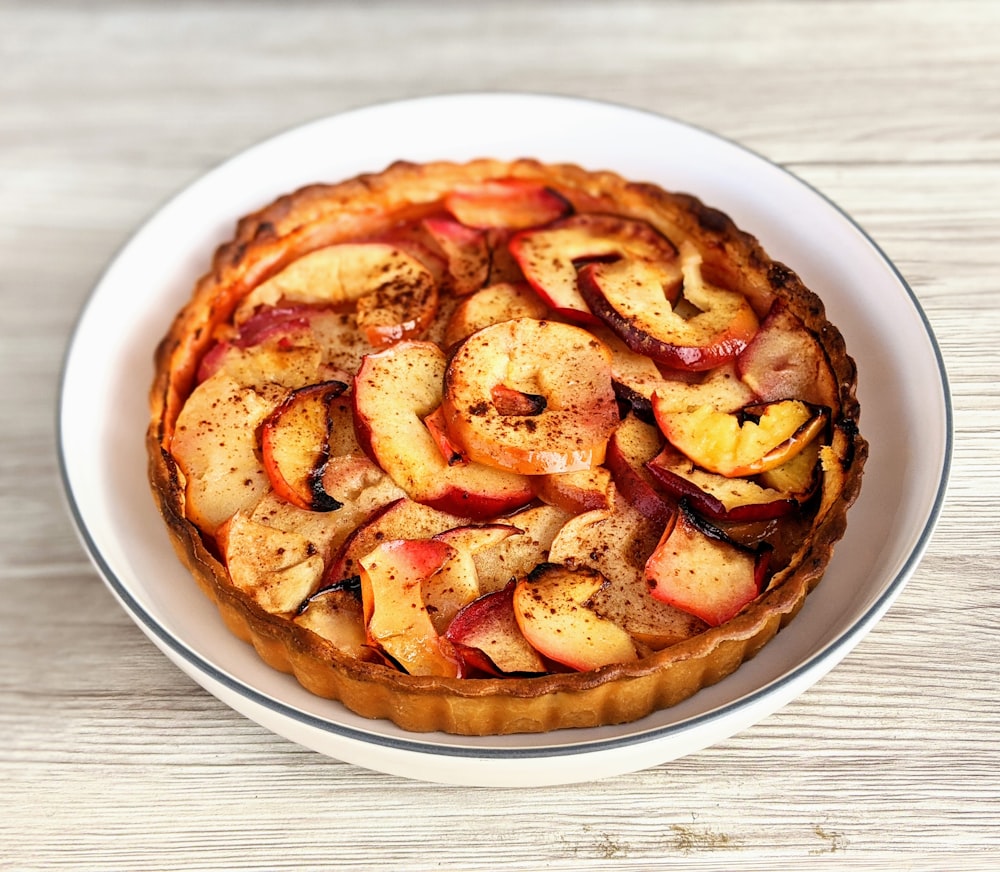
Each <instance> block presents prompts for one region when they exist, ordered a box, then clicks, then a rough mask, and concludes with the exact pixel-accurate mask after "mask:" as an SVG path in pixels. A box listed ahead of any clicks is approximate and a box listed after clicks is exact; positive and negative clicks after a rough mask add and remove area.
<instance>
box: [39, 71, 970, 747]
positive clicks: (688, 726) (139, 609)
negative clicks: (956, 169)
mask: <svg viewBox="0 0 1000 872" xmlns="http://www.w3.org/2000/svg"><path fill="white" fill-rule="evenodd" d="M498 98H499V99H508V100H509V99H515V100H524V99H527V100H535V101H546V102H552V103H581V104H589V105H593V106H596V107H599V108H604V109H609V110H624V111H627V112H630V113H639V114H642V115H645V116H647V117H649V118H651V119H653V120H657V121H665V122H668V123H670V124H673V125H677V126H678V127H681V128H685V129H687V130H689V131H694V132H696V133H698V134H700V135H702V136H705V137H709V138H711V139H713V140H716V141H718V142H719V143H721V144H723V145H725V146H727V147H730V148H735V149H738V150H740V151H742V152H745V153H746V154H748V155H750V156H751V157H753V158H755V159H756V160H758V161H760V162H762V163H763V164H767V165H768V166H770V167H771V168H774V169H777V170H778V171H780V172H781V173H783V174H785V175H787V176H788V177H790V178H791V179H792V180H793V181H794V182H796V183H797V184H799V185H801V186H803V187H804V188H806V189H808V191H809V192H811V193H812V194H813V195H814V196H816V197H818V198H819V199H821V200H822V201H824V202H825V203H826V204H827V205H828V206H829V207H831V208H832V209H834V210H835V211H836V212H837V213H838V214H839V215H840V217H841V218H842V219H843V220H844V221H845V222H846V223H847V224H849V225H850V226H851V227H852V228H853V229H854V230H855V231H856V232H857V233H858V234H859V235H860V236H861V237H862V239H863V240H864V242H865V243H866V244H867V245H868V246H870V247H871V249H872V251H873V252H874V253H875V254H876V255H877V257H878V259H879V261H881V263H882V264H883V265H884V266H886V267H888V269H889V270H890V272H891V273H892V275H893V277H894V279H895V281H896V282H897V283H898V285H899V287H900V288H901V289H903V290H904V291H905V294H906V296H907V298H908V302H909V304H910V306H911V307H912V309H913V311H914V312H915V314H917V316H918V318H919V320H920V322H921V326H922V328H923V333H924V338H925V339H926V340H927V341H928V343H929V345H930V347H931V349H932V350H933V353H934V363H935V367H936V371H937V376H938V382H937V385H936V387H938V388H939V389H940V391H941V399H942V405H943V409H944V422H943V423H944V430H943V436H944V444H943V451H942V456H941V471H940V475H939V478H938V481H937V482H936V486H935V493H934V499H933V501H932V503H931V505H930V506H929V509H928V513H927V517H926V520H925V522H924V525H923V527H922V529H921V530H920V533H919V535H918V536H917V537H916V541H915V542H914V545H913V547H912V548H911V550H910V552H909V554H908V555H907V556H906V559H905V560H904V561H903V562H902V565H901V566H900V567H899V569H898V571H897V572H896V574H895V576H894V577H893V578H892V579H891V580H890V581H889V582H888V583H887V584H886V585H885V588H884V590H883V591H882V593H881V594H880V595H879V596H878V597H877V598H876V599H875V600H874V601H873V602H872V603H871V604H870V605H869V606H868V608H867V609H865V611H864V612H863V613H862V614H861V615H860V616H858V617H857V619H855V620H854V621H853V622H852V623H851V624H850V625H849V626H847V627H846V628H844V629H843V630H842V631H841V632H840V633H838V634H837V635H836V636H835V637H834V638H832V639H831V640H830V641H829V642H827V644H826V645H824V646H823V647H822V648H820V649H819V650H817V651H816V652H814V653H813V654H812V655H811V656H810V657H808V658H807V659H806V660H804V661H802V662H801V663H798V664H797V665H795V666H794V667H793V668H791V669H789V670H787V671H785V672H783V673H782V674H781V675H779V676H778V677H776V678H774V679H772V680H771V681H768V682H767V683H765V684H763V685H761V686H760V687H758V688H755V689H754V690H752V691H750V692H748V693H746V694H744V695H742V696H740V697H738V698H736V699H733V700H730V701H728V702H725V703H722V704H720V705H719V706H717V707H715V708H712V709H709V710H707V711H705V712H701V713H698V714H695V715H692V716H690V717H688V718H685V719H683V720H681V721H677V722H673V723H670V724H665V725H661V726H658V727H651V728H649V729H646V730H642V731H636V732H634V733H630V734H626V735H616V736H611V737H608V738H603V739H601V738H593V739H585V740H580V741H573V740H572V739H568V740H567V741H565V742H560V743H559V744H554V745H550V746H537V747H535V746H520V747H500V746H497V747H477V746H475V745H464V746H463V745H459V744H446V743H443V742H442V741H434V740H421V738H419V737H421V736H434V737H439V736H440V737H443V739H444V740H445V741H447V740H449V739H452V740H456V741H460V740H461V739H468V738H471V737H452V736H450V735H449V734H443V733H430V734H421V733H414V734H412V736H413V737H415V738H411V737H410V736H392V735H384V734H380V733H377V732H367V731H365V730H363V729H359V728H356V727H353V726H351V725H348V724H343V723H336V722H333V721H330V720H327V719H325V718H323V717H320V716H318V715H314V714H312V713H310V712H306V711H303V710H301V709H299V708H297V707H295V706H294V705H291V704H289V703H287V702H283V701H281V700H279V699H275V698H274V697H272V696H270V695H268V694H267V693H264V692H263V691H260V690H257V689H256V688H254V687H253V686H252V685H249V684H247V683H246V682H244V681H242V680H240V679H238V678H236V677H235V676H231V675H229V674H228V673H227V672H225V671H224V670H222V669H220V668H219V667H217V666H215V665H214V664H213V663H211V662H210V661H208V660H207V659H206V658H205V657H204V656H202V655H201V654H200V653H199V652H197V651H195V650H194V649H192V648H190V647H189V646H188V645H187V644H185V643H183V642H182V641H180V640H179V639H177V638H176V637H174V636H173V635H172V634H171V633H170V632H169V631H168V630H166V629H165V628H164V627H163V626H162V625H161V624H160V623H159V621H157V620H156V618H155V617H154V616H153V615H151V614H150V613H149V612H148V611H147V610H146V609H145V607H144V606H143V605H142V604H141V603H140V602H138V600H137V599H136V598H135V596H134V595H133V594H132V592H131V591H130V589H129V586H128V585H127V584H126V583H125V582H123V581H122V579H121V578H119V577H118V575H117V573H116V572H115V571H114V570H113V569H112V567H111V566H110V565H109V563H108V562H107V560H106V559H105V556H104V555H103V554H102V553H101V550H100V548H99V546H98V545H97V543H96V541H95V539H94V536H93V534H92V531H91V528H90V526H89V525H88V523H87V520H86V518H84V516H83V512H82V511H81V508H80V505H79V503H78V501H77V497H76V495H75V494H74V491H73V487H72V483H71V471H70V468H69V461H68V458H67V452H66V450H65V443H66V431H65V422H66V416H67V414H68V410H67V408H66V391H67V381H68V378H69V375H70V373H69V366H70V363H71V362H72V358H73V356H74V350H75V348H76V346H77V343H78V341H79V340H80V335H81V333H82V330H83V327H84V322H85V321H86V317H87V314H88V311H89V309H90V307H91V306H92V305H93V304H94V302H95V298H96V297H97V295H98V292H99V291H100V289H101V288H102V286H103V285H104V283H105V281H106V279H107V277H108V275H109V273H110V272H111V271H112V269H113V268H114V267H115V265H116V264H117V263H118V261H119V260H120V259H121V258H122V257H123V256H124V254H125V252H126V251H127V250H128V249H129V248H130V247H131V246H132V245H133V244H134V242H135V241H136V239H137V237H139V236H140V234H142V233H143V232H144V231H145V229H146V228H147V227H148V226H149V225H150V224H151V223H152V222H153V221H154V220H155V219H156V218H157V216H159V215H160V214H161V213H162V212H164V211H165V210H167V209H168V208H169V207H170V206H171V204H173V203H174V202H175V201H176V200H178V199H179V198H180V197H182V196H183V195H184V194H185V193H186V192H187V191H189V190H190V189H191V188H193V187H194V186H196V185H198V184H199V183H200V182H202V181H203V180H204V179H205V178H206V177H207V176H210V175H212V174H214V173H216V172H219V171H221V170H222V169H223V168H224V167H226V166H228V165H231V164H233V163H234V162H236V161H238V160H240V159H241V158H243V157H244V156H246V155H247V154H248V153H249V152H252V151H254V150H256V149H258V148H260V147H263V146H266V145H270V144H272V143H275V142H277V141H278V140H280V139H281V138H283V137H285V136H289V135H293V134H300V133H302V132H304V131H305V130H306V129H307V128H310V127H312V126H319V125H321V124H323V123H325V122H329V121H331V120H332V119H340V118H345V117H346V116H350V115H352V114H355V113H359V112H367V111H371V110H383V111H385V110H391V109H393V108H394V107H402V106H407V105H412V104H415V103H419V102H427V101H434V102H438V101H449V100H454V99H463V100H468V99H474V100H496V99H498ZM56 450H57V456H58V471H59V476H60V480H61V484H62V491H63V498H64V501H65V504H66V506H67V510H68V513H69V514H70V516H71V519H72V520H73V523H74V526H75V529H76V533H77V535H78V537H79V539H80V541H81V543H82V544H83V546H84V549H85V551H86V552H87V555H88V557H89V558H90V560H91V562H92V563H93V565H94V566H95V568H96V569H97V570H98V574H99V575H100V576H101V579H102V581H103V582H104V583H105V584H106V585H107V586H108V587H109V588H110V590H111V591H112V593H113V594H114V596H115V598H116V599H118V600H119V602H120V603H121V604H122V605H123V606H124V607H125V610H126V611H127V612H128V613H129V615H130V617H132V619H133V620H134V621H137V622H138V623H139V626H140V629H142V630H143V632H144V633H146V634H147V635H148V636H150V637H151V638H153V637H155V639H154V641H157V640H158V644H160V645H162V646H166V648H169V649H170V650H171V651H173V653H174V654H175V655H176V656H178V657H180V658H181V659H182V660H184V661H185V662H187V663H188V664H189V665H190V666H191V667H192V668H194V669H196V670H197V671H198V672H199V673H203V674H204V675H205V676H207V677H209V678H210V679H212V680H213V681H215V682H218V683H219V684H221V685H222V686H223V687H225V688H226V689H227V690H229V691H230V692H232V693H235V694H237V695H238V696H240V697H243V698H245V699H247V700H249V701H250V702H252V703H254V704H256V705H259V706H261V707H263V708H265V709H266V710H268V711H269V712H271V713H274V714H278V715H281V716H284V717H288V718H291V719H292V720H294V721H296V722H298V723H299V724H301V725H304V726H306V727H310V728H313V729H318V730H320V731H321V732H322V733H326V734H330V735H333V736H337V737H341V738H345V739H349V740H352V741H360V742H362V743H364V744H366V745H376V746H380V747H383V748H390V749H394V750H397V751H404V752H407V753H415V754H419V755H422V756H431V757H435V756H440V757H446V758H463V759H470V758H478V759H482V760H486V761H490V762H497V761H503V760H523V759H540V758H551V757H560V758H562V757H567V756H573V755H579V754H588V753H598V752H602V751H607V750H612V749H615V750H621V749H623V748H627V747H635V746H641V745H644V744H649V743H652V742H657V741H659V740H661V739H664V738H667V737H669V736H671V735H674V734H682V733H687V732H688V731H691V730H694V729H697V728H698V727H699V726H702V725H704V724H706V723H710V722H713V721H716V720H718V719H719V718H720V717H722V716H736V715H738V714H740V713H742V712H745V711H746V710H747V709H750V708H753V707H755V706H757V705H759V704H760V703H761V702H762V701H763V700H765V699H767V698H768V697H772V696H773V695H774V694H775V693H776V691H777V690H778V689H780V688H782V687H789V686H794V685H795V684H796V683H797V682H798V681H799V680H801V679H804V678H806V677H807V676H808V674H809V673H812V672H814V671H819V672H820V674H821V675H822V674H824V673H825V672H826V671H828V670H829V669H832V668H833V667H835V666H836V665H837V663H838V662H839V661H840V660H841V659H842V658H843V657H844V656H846V655H847V654H848V653H850V651H851V650H852V648H853V647H854V646H855V645H856V644H857V643H858V642H859V641H860V640H861V639H862V638H864V636H865V635H867V633H868V632H869V631H870V630H871V628H872V627H873V626H874V625H875V624H876V623H877V622H878V621H879V620H880V619H881V617H882V616H883V615H884V614H885V612H886V611H887V610H888V609H889V607H890V606H891V605H892V603H893V602H894V601H895V599H896V598H897V597H898V595H899V594H900V593H901V591H902V590H903V588H904V587H905V585H906V583H907V582H908V581H909V579H910V577H911V576H912V574H913V572H914V571H915V569H916V567H917V565H918V564H919V563H920V561H921V560H922V559H923V556H924V554H925V552H926V549H927V546H928V545H929V543H930V540H931V538H932V536H933V533H934V530H935V528H936V526H937V523H938V520H939V519H940V515H941V511H942V509H943V505H944V502H945V499H946V494H947V489H948V484H949V480H950V473H951V466H952V460H953V451H954V409H953V404H952V396H951V389H950V384H949V379H948V374H947V369H946V367H945V362H944V358H943V355H942V353H941V348H940V345H939V343H938V340H937V337H936V336H935V334H934V330H933V327H932V325H931V323H930V320H929V318H928V317H927V314H926V312H925V311H924V309H923V307H922V305H921V304H920V301H919V299H918V298H917V296H916V294H915V293H914V291H913V289H912V287H911V286H910V284H909V283H908V282H907V280H906V279H905V277H904V276H903V275H902V273H901V272H900V270H899V269H898V267H897V266H896V265H895V263H893V261H892V260H891V259H890V258H889V257H888V256H887V255H886V253H885V252H884V250H883V249H882V248H881V246H879V244H878V243H877V242H876V241H875V240H874V239H873V238H872V236H871V235H870V234H869V233H868V232H867V231H866V230H865V229H864V228H863V227H862V226H861V224H860V223H859V222H858V221H857V220H856V219H854V218H853V217H852V216H851V215H850V214H849V213H847V212H846V211H845V210H844V209H843V208H842V207H841V206H840V205H838V204H837V203H836V202H834V201H833V200H832V199H831V198H830V197H829V196H827V195H826V194H824V193H823V192H822V191H820V190H819V189H818V188H816V187H815V186H814V185H812V184H811V183H809V182H807V181H805V180H803V179H802V178H800V177H799V176H798V175H796V174H795V173H794V172H793V171H792V170H790V169H788V168H787V167H785V166H783V165H781V164H778V163H776V162H774V161H772V160H770V159H768V158H767V157H765V156H763V155H762V154H760V153H759V152H757V151H755V150H753V149H751V148H749V147H747V146H746V145H743V144H742V143H740V142H737V141H735V140H732V139H730V138H728V137H726V136H723V135H721V134H719V133H716V132H715V131H713V130H710V129H707V128H705V127H702V126H699V125H696V124H691V123H689V122H686V121H683V120H680V119H678V118H676V117H673V116H669V115H666V114H663V113H659V112H656V111H653V110H649V109H645V108H642V107H635V106H630V105H627V104H625V103H620V102H612V101H607V100H599V99H593V98H587V97H579V96H572V95H561V94H544V93H537V92H517V91H485V92H472V91H470V92H452V93H443V94H434V95H425V96H420V97H413V98H406V99H398V100H385V101H379V102H373V103H369V104H364V105H361V106H356V107H353V108H348V109H345V110H343V111H340V112H335V113H332V114H329V115H325V116H320V117H318V118H314V119H312V120H309V121H305V122H304V123H301V124H297V125H294V126H292V127H289V128H286V129H284V130H281V131H278V132H276V133H274V134H272V135H269V136H266V137H264V138H262V139H259V140H257V141H256V142H254V143H251V144H250V145H248V146H246V147H245V148H242V149H240V150H239V151H238V152H236V153H234V154H231V155H229V156H228V157H226V158H224V159H223V160H221V161H218V162H216V163H215V164H214V165H213V166H212V167H210V168H209V169H207V170H205V171H204V172H202V173H200V174H199V175H197V176H196V177H195V178H194V179H193V180H191V181H189V182H187V183H185V184H184V185H182V186H181V187H180V188H179V189H177V190H176V191H174V192H173V193H172V194H171V195H170V196H168V197H167V198H165V199H164V200H163V201H162V202H161V203H160V204H159V205H157V206H155V207H154V208H153V209H152V210H151V211H150V212H149V213H148V215H147V216H146V217H145V218H144V219H143V220H142V221H140V222H139V224H138V225H137V226H136V227H135V228H134V229H133V230H132V232H131V233H129V235H128V236H127V237H126V239H125V240H124V242H123V243H122V244H121V245H120V246H119V247H118V248H117V250H116V251H115V252H114V253H113V254H112V255H111V256H110V258H109V260H108V262H107V263H106V265H105V267H104V268H103V269H102V270H101V272H100V274H99V275H98V277H97V278H96V280H95V281H94V282H93V285H92V287H91V289H90V292H89V293H88V294H87V296H86V298H85V300H84V302H83V304H82V305H81V307H80V309H79V311H78V313H77V316H76V319H75V321H74V325H73V328H72V330H71V332H70V334H69V338H68V340H67V342H66V345H65V349H64V354H63V358H62V362H61V365H60V370H59V385H58V391H57V397H56ZM224 704H226V703H224ZM230 707H231V706H230ZM265 729H268V727H265ZM272 731H273V730H272ZM558 733H559V734H560V735H561V736H562V735H571V733H572V731H569V730H562V731H558ZM482 738H489V737H482ZM508 738H510V737H508Z"/></svg>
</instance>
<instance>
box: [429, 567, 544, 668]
mask: <svg viewBox="0 0 1000 872" xmlns="http://www.w3.org/2000/svg"><path fill="white" fill-rule="evenodd" d="M516 584H517V583H516V582H515V581H511V582H510V583H509V584H507V585H506V586H505V587H503V588H501V589H500V590H497V591H493V592H492V593H488V594H485V595H483V596H481V597H479V598H478V599H475V600H473V601H472V602H471V603H469V604H468V605H467V606H466V607H465V608H463V609H462V610H461V611H460V612H459V613H458V614H457V615H455V617H454V619H453V620H452V622H451V624H450V625H449V627H448V630H447V632H446V633H445V638H446V639H448V641H449V642H451V643H452V644H454V645H455V647H456V649H457V650H458V653H459V656H460V657H462V658H463V659H464V660H465V661H466V663H467V664H468V665H469V666H472V667H474V668H476V669H479V670H482V671H484V672H487V673H490V674H492V675H511V674H538V673H543V672H546V671H547V669H546V665H545V662H544V661H543V660H542V658H541V656H540V655H539V654H538V652H537V651H535V649H534V648H532V647H531V645H529V644H528V641H527V640H526V639H525V638H524V634H523V633H522V632H521V628H520V627H519V626H518V625H517V618H516V617H515V615H514V588H515V587H516Z"/></svg>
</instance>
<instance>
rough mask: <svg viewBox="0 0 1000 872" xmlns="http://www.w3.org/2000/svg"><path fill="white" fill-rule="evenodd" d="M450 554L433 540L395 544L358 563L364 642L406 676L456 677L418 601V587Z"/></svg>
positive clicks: (456, 670) (451, 551)
mask: <svg viewBox="0 0 1000 872" xmlns="http://www.w3.org/2000/svg"><path fill="white" fill-rule="evenodd" d="M454 554H455V549H454V548H452V547H451V546H450V545H448V544H447V543H446V542H440V541H437V540H435V539H394V540H391V541H389V542H382V543H381V544H379V545H378V546H376V548H375V549H374V550H373V551H371V552H370V553H368V554H366V555H365V556H364V557H362V558H361V559H360V560H359V561H358V563H359V565H360V568H361V573H360V574H361V602H362V606H363V610H364V618H365V632H366V636H367V639H368V642H369V644H371V645H373V646H375V647H377V648H380V649H381V650H382V651H384V652H385V653H386V654H388V655H389V656H390V657H391V658H392V659H393V660H394V661H395V662H396V663H398V664H399V665H400V666H401V667H402V668H403V669H405V670H406V671H407V672H408V673H409V674H410V675H436V676H443V677H448V678H457V677H458V675H459V668H458V660H457V658H456V657H455V656H454V654H453V653H452V652H451V651H450V650H449V647H448V645H447V643H445V644H442V639H441V637H440V636H439V635H438V633H437V630H435V629H434V624H433V623H432V621H431V617H430V615H429V614H428V612H427V608H426V607H425V606H424V601H423V586H424V585H425V584H426V583H427V582H428V581H429V580H430V579H431V578H432V577H433V576H434V574H435V573H437V572H439V571H440V570H441V568H442V567H443V566H444V565H445V564H446V563H447V562H448V560H449V559H451V558H452V557H453V556H454Z"/></svg>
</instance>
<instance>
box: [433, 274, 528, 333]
mask: <svg viewBox="0 0 1000 872" xmlns="http://www.w3.org/2000/svg"><path fill="white" fill-rule="evenodd" d="M547 312H548V306H546V305H545V304H544V303H543V302H542V301H541V300H540V299H539V298H538V295H537V294H536V293H535V292H534V291H532V290H531V288H530V287H529V286H528V285H526V284H524V283H518V284H512V283H510V282H501V283H500V284H496V285H490V286H489V287H486V288H483V289H482V290H481V291H477V292H476V293H474V294H473V295H472V296H470V297H466V298H465V299H464V300H462V302H461V303H459V305H458V306H457V307H456V309H455V311H454V312H453V313H452V315H451V318H450V319H449V321H448V326H447V327H446V328H445V332H444V343H445V345H446V346H448V347H451V346H453V345H456V344H457V343H459V342H461V341H462V340H463V339H466V338H467V337H469V336H471V335H472V334H473V333H475V332H476V331H477V330H482V329H483V327H489V326H490V325H491V324H499V323H500V322H501V321H511V320H513V319H514V318H543V317H545V314H546V313H547Z"/></svg>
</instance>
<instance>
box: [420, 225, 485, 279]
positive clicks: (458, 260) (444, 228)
mask: <svg viewBox="0 0 1000 872" xmlns="http://www.w3.org/2000/svg"><path fill="white" fill-rule="evenodd" d="M423 223H424V227H426V228H427V231H428V232H429V233H430V234H431V236H432V237H433V238H434V240H435V242H437V244H438V245H439V246H440V248H441V250H442V251H443V252H444V255H445V259H446V261H447V264H448V275H449V276H450V278H451V288H452V290H453V291H454V293H456V294H458V295H459V296H465V295H466V294H471V293H473V292H475V291H478V290H479V289H480V288H482V287H483V286H484V285H485V284H486V282H487V281H488V279H489V276H490V248H489V241H488V240H487V238H486V237H487V234H486V231H484V230H478V229H475V228H472V227H466V226H465V225H464V224H460V223H459V222H458V221H453V220H451V219H450V218H443V217H441V218H437V217H435V218H425V219H424V222H423Z"/></svg>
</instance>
